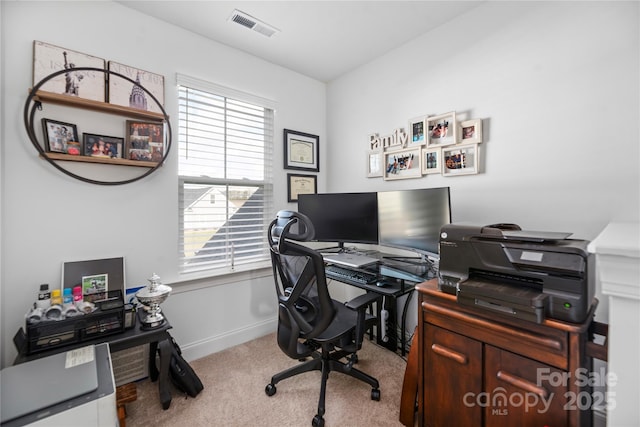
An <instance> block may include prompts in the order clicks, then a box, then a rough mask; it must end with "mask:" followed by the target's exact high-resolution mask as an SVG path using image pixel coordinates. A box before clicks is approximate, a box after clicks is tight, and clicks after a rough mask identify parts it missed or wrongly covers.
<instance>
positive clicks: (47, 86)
mask: <svg viewBox="0 0 640 427" xmlns="http://www.w3.org/2000/svg"><path fill="white" fill-rule="evenodd" d="M105 64H106V61H105V60H104V59H102V58H97V57H95V56H91V55H87V54H84V53H81V52H76V51H75V50H71V49H66V48H63V47H59V46H54V45H52V44H49V43H44V42H41V41H38V40H35V41H34V42H33V85H34V86H35V85H37V84H38V83H40V81H42V80H43V79H45V78H46V77H47V76H49V75H50V74H53V73H55V72H58V71H62V70H67V72H66V73H62V74H60V75H58V76H56V77H53V78H52V79H49V80H48V81H47V82H46V83H44V84H43V85H42V86H41V87H40V89H39V90H42V91H46V92H52V93H58V94H63V95H69V96H75V97H78V98H83V99H90V100H93V101H100V102H104V101H105V99H106V95H105V94H106V83H105V73H104V72H102V71H92V70H80V71H74V68H80V67H91V68H100V69H102V70H104V69H105Z"/></svg>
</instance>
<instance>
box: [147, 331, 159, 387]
mask: <svg viewBox="0 0 640 427" xmlns="http://www.w3.org/2000/svg"><path fill="white" fill-rule="evenodd" d="M157 352H158V341H154V342H152V343H149V378H150V379H151V382H156V380H157V379H158V367H157V366H156V353H157Z"/></svg>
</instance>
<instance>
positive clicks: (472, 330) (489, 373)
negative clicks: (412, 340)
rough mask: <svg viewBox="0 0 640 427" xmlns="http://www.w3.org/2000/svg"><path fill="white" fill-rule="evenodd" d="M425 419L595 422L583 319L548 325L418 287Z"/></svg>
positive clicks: (433, 422)
mask: <svg viewBox="0 0 640 427" xmlns="http://www.w3.org/2000/svg"><path fill="white" fill-rule="evenodd" d="M416 289H417V290H418V295H419V322H418V345H419V346H420V347H419V353H418V415H419V425H421V426H430V427H441V426H461V427H463V426H464V427H466V426H505V427H506V426H515V425H517V426H539V427H543V426H553V427H557V426H589V425H591V414H590V407H589V406H590V405H588V403H590V402H588V401H587V400H588V397H589V396H590V394H589V392H590V389H589V384H588V381H586V380H585V378H587V376H588V374H589V372H590V371H591V359H590V358H589V357H587V354H586V352H585V347H586V343H587V336H588V329H589V325H590V324H591V319H592V317H593V316H592V315H593V310H595V305H596V304H595V303H596V302H597V301H594V305H593V307H592V312H591V313H590V315H589V316H588V320H587V321H586V322H585V323H583V324H571V323H566V322H559V321H555V320H550V319H547V320H545V321H544V322H543V323H542V324H537V323H534V322H529V321H523V320H519V319H512V318H509V317H506V316H501V315H496V314H494V313H492V312H486V311H483V310H481V309H475V308H473V307H466V306H461V305H459V304H458V303H457V301H456V297H455V296H453V295H448V294H444V293H442V292H440V291H438V289H437V281H436V280H432V281H429V282H424V283H422V284H420V285H418V286H417V287H416Z"/></svg>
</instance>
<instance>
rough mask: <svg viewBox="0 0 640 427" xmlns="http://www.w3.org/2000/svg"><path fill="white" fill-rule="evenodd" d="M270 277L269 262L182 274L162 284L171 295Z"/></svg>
mask: <svg viewBox="0 0 640 427" xmlns="http://www.w3.org/2000/svg"><path fill="white" fill-rule="evenodd" d="M271 275H272V270H271V262H269V261H263V262H260V263H255V264H248V265H242V266H238V267H236V268H234V269H231V268H228V269H219V270H216V272H211V271H207V272H199V273H183V274H182V275H181V278H180V279H178V280H176V281H173V282H171V283H168V282H163V283H164V284H166V285H169V286H171V287H172V288H173V293H181V292H188V291H193V290H197V289H201V288H208V287H211V286H220V285H228V284H230V283H235V282H244V281H247V280H252V279H256V278H261V277H269V276H271Z"/></svg>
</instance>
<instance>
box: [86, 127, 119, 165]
mask: <svg viewBox="0 0 640 427" xmlns="http://www.w3.org/2000/svg"><path fill="white" fill-rule="evenodd" d="M82 146H83V153H84V155H85V156H90V157H105V158H111V159H121V158H122V149H123V148H124V138H117V137H115V136H104V135H94V134H92V133H84V134H82Z"/></svg>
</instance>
